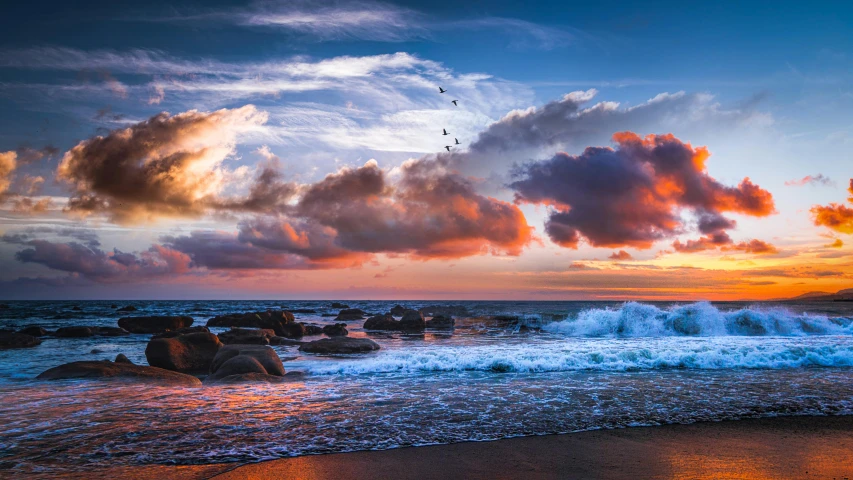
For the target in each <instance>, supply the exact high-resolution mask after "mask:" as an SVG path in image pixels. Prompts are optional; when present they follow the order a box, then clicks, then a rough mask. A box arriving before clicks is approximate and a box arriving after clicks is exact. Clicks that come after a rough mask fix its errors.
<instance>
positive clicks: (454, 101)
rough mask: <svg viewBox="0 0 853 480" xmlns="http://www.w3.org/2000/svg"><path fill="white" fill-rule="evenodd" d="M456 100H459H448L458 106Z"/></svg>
mask: <svg viewBox="0 0 853 480" xmlns="http://www.w3.org/2000/svg"><path fill="white" fill-rule="evenodd" d="M458 101H459V100H451V101H450V103H452V104H453V105H455V106H457V107H458V106H459V104H458V103H456V102H458Z"/></svg>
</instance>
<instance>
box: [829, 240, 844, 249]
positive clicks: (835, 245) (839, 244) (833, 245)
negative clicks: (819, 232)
mask: <svg viewBox="0 0 853 480" xmlns="http://www.w3.org/2000/svg"><path fill="white" fill-rule="evenodd" d="M843 246H844V242H843V241H841V239H840V238H836V239H835V241H834V242H832V243H830V244H829V245H825V247H827V248H841V247H843Z"/></svg>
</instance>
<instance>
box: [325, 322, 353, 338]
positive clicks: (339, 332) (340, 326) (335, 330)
mask: <svg viewBox="0 0 853 480" xmlns="http://www.w3.org/2000/svg"><path fill="white" fill-rule="evenodd" d="M323 333H325V334H326V335H327V336H329V337H346V336H347V334H348V333H349V332H348V331H347V324H346V323H336V324H334V325H326V326H325V327H323Z"/></svg>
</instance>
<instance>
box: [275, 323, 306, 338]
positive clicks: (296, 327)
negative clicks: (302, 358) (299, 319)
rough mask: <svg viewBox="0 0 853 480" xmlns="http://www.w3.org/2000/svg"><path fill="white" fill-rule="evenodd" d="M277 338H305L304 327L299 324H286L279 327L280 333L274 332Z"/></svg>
mask: <svg viewBox="0 0 853 480" xmlns="http://www.w3.org/2000/svg"><path fill="white" fill-rule="evenodd" d="M276 333H277V334H278V336H280V337H284V338H302V337H303V336H305V326H304V325H302V324H301V323H296V322H293V323H288V324H285V325H282V326H281V331H279V332H276Z"/></svg>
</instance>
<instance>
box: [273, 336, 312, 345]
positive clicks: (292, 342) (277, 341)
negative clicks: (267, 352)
mask: <svg viewBox="0 0 853 480" xmlns="http://www.w3.org/2000/svg"><path fill="white" fill-rule="evenodd" d="M304 343H305V342H300V341H299V340H291V339H289V338H284V337H270V345H291V346H292V345H302V344H304Z"/></svg>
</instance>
